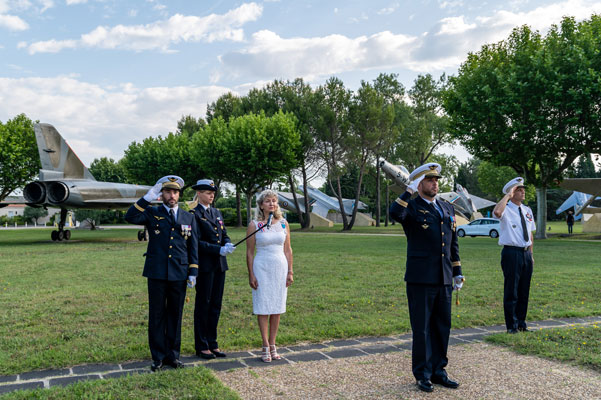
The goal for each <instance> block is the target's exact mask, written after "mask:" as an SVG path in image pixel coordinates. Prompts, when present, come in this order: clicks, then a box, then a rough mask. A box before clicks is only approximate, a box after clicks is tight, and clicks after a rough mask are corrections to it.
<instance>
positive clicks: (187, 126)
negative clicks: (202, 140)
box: [175, 115, 206, 137]
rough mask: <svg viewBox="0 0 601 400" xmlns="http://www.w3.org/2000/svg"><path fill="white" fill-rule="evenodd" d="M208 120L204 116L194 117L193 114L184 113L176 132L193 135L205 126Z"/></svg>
mask: <svg viewBox="0 0 601 400" xmlns="http://www.w3.org/2000/svg"><path fill="white" fill-rule="evenodd" d="M205 125H206V122H205V121H204V119H202V118H198V119H196V118H194V117H193V116H191V115H183V116H182V117H181V118H180V120H179V121H177V130H176V131H175V133H176V134H182V133H183V134H185V135H187V136H188V137H192V135H194V134H195V133H196V132H198V131H200V130H201V129H202V128H204V127H205Z"/></svg>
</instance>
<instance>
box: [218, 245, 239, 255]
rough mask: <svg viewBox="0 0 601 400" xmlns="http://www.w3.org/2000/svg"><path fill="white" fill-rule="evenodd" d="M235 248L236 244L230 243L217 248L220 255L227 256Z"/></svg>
mask: <svg viewBox="0 0 601 400" xmlns="http://www.w3.org/2000/svg"><path fill="white" fill-rule="evenodd" d="M234 250H236V246H234V245H233V244H231V243H229V242H228V243H226V244H225V246H221V248H220V249H219V254H220V255H222V256H227V255H228V254H232V253H233V252H234Z"/></svg>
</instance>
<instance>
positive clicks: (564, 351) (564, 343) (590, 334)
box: [486, 324, 601, 372]
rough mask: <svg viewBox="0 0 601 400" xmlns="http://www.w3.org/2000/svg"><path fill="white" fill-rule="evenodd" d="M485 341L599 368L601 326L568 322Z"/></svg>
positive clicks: (527, 352) (523, 352) (494, 336)
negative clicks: (577, 324) (567, 324)
mask: <svg viewBox="0 0 601 400" xmlns="http://www.w3.org/2000/svg"><path fill="white" fill-rule="evenodd" d="M486 340H487V341H489V342H491V343H495V344H500V345H504V346H508V347H510V348H511V349H512V350H514V351H516V352H518V353H522V354H534V355H537V356H540V357H545V358H550V359H552V360H559V361H567V362H569V363H572V364H578V365H582V366H585V367H587V368H591V369H594V370H596V371H599V372H601V327H600V326H599V324H593V325H591V326H571V327H569V328H553V329H543V330H538V331H533V332H531V333H528V334H524V335H521V334H520V335H507V334H496V335H493V336H489V337H487V338H486Z"/></svg>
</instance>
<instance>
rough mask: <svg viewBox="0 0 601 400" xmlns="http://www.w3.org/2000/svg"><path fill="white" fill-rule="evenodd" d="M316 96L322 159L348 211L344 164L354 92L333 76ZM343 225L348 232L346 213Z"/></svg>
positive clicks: (330, 180) (339, 199)
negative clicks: (344, 194)
mask: <svg viewBox="0 0 601 400" xmlns="http://www.w3.org/2000/svg"><path fill="white" fill-rule="evenodd" d="M315 95H316V104H317V114H316V115H317V116H318V120H317V123H316V126H317V130H316V138H317V140H318V142H319V146H318V148H319V149H320V150H321V154H320V157H321V158H322V160H323V161H324V163H325V166H326V168H327V182H328V184H329V185H330V188H331V189H332V193H335V194H336V197H337V198H338V205H339V207H340V209H341V210H344V207H343V204H342V194H341V185H340V178H341V176H342V175H343V174H344V173H345V167H344V164H343V161H344V157H346V153H347V151H348V147H349V144H348V135H349V129H350V118H349V105H350V101H351V97H352V93H351V91H350V90H348V89H346V88H345V87H344V83H342V81H341V80H340V79H338V78H335V77H332V78H330V79H328V80H327V81H326V83H325V84H324V85H322V86H320V87H319V88H318V89H317V90H316V93H315ZM342 225H343V229H344V230H347V229H348V226H349V223H348V219H347V216H346V213H344V212H342Z"/></svg>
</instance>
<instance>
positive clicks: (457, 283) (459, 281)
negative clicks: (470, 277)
mask: <svg viewBox="0 0 601 400" xmlns="http://www.w3.org/2000/svg"><path fill="white" fill-rule="evenodd" d="M463 282H465V278H464V277H463V275H457V276H454V277H453V290H461V287H462V286H463Z"/></svg>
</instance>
